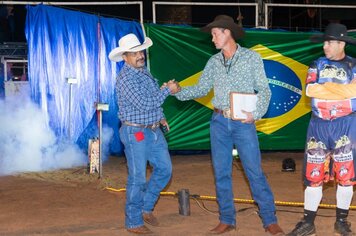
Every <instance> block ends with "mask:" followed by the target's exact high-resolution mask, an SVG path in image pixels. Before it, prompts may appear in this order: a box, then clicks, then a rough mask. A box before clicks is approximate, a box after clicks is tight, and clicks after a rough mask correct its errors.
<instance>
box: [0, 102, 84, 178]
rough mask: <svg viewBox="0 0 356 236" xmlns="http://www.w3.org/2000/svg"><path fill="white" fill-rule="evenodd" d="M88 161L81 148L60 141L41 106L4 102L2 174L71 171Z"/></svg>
mask: <svg viewBox="0 0 356 236" xmlns="http://www.w3.org/2000/svg"><path fill="white" fill-rule="evenodd" d="M87 162H88V157H87V156H86V154H84V153H83V152H82V150H80V148H79V147H78V146H77V145H75V144H72V143H65V142H63V141H61V142H60V141H58V140H57V138H56V136H55V134H54V132H53V131H52V130H51V129H50V128H49V127H48V126H47V121H46V118H45V115H44V114H43V113H42V111H41V110H40V109H39V108H38V106H37V105H35V104H32V103H30V102H24V101H14V100H8V99H7V100H6V101H4V100H0V175H10V174H15V173H19V172H30V171H45V170H53V169H61V168H71V167H75V166H84V165H86V164H87Z"/></svg>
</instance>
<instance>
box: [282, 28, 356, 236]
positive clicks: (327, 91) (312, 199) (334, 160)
mask: <svg viewBox="0 0 356 236" xmlns="http://www.w3.org/2000/svg"><path fill="white" fill-rule="evenodd" d="M311 41H312V42H323V44H324V45H323V49H324V54H325V56H324V57H321V58H319V59H317V60H316V61H314V62H313V63H312V64H311V65H310V67H309V70H308V76H307V81H306V84H307V88H306V94H307V96H309V97H311V105H312V117H311V119H310V123H309V127H308V132H307V144H306V150H305V154H304V165H303V177H304V184H305V186H306V189H305V191H304V218H303V220H302V221H301V222H299V223H298V224H297V225H296V227H295V228H294V229H293V231H292V232H290V233H289V234H287V235H290V236H305V235H315V232H316V230H315V225H314V220H315V217H316V213H317V210H318V207H319V204H320V202H321V199H322V195H323V192H322V191H323V189H322V187H323V183H325V182H328V181H329V180H331V179H334V178H336V179H337V183H338V186H337V190H336V221H335V224H334V235H342V236H346V235H354V234H353V233H352V231H351V228H350V225H351V224H350V223H349V222H348V221H347V216H348V213H349V208H350V204H351V201H352V197H353V185H355V184H356V175H355V173H356V145H355V143H356V113H355V111H356V60H355V58H352V57H349V56H347V55H346V54H345V45H346V43H349V44H356V39H353V38H351V37H349V36H348V35H347V29H346V27H345V26H344V25H342V24H335V23H331V24H329V25H328V26H327V27H326V30H325V33H324V34H321V35H320V34H318V35H314V36H313V37H311Z"/></svg>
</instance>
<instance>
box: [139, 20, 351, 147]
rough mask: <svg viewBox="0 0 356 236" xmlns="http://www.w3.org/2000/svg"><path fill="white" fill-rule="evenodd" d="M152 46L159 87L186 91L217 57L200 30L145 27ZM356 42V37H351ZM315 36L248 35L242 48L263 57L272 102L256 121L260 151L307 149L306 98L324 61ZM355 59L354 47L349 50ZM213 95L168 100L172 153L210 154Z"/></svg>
mask: <svg viewBox="0 0 356 236" xmlns="http://www.w3.org/2000/svg"><path fill="white" fill-rule="evenodd" d="M145 30H146V35H147V36H148V37H150V38H151V39H152V41H153V46H152V47H150V48H149V51H148V54H149V67H150V71H151V73H152V75H153V76H154V77H155V78H157V79H158V80H159V81H160V83H161V84H162V83H163V82H166V81H168V80H171V79H175V80H176V81H179V83H180V84H181V85H182V86H188V85H193V84H195V83H197V81H198V79H199V76H200V75H201V73H202V70H203V69H204V66H205V64H206V62H207V61H208V59H209V58H210V57H211V55H213V54H215V53H217V52H218V51H217V50H216V49H215V46H214V44H213V43H212V41H211V36H210V34H206V33H203V32H200V31H199V29H197V28H191V27H182V26H162V25H153V24H146V25H145ZM350 35H351V36H353V37H356V33H350ZM310 36H311V33H302V32H297V33H295V32H284V31H283V32H281V31H270V30H247V31H246V35H245V37H244V38H243V39H242V40H240V41H239V42H238V43H239V44H240V45H241V46H243V47H247V48H250V49H252V50H254V51H256V52H257V53H259V54H260V55H261V57H262V58H263V62H264V67H265V71H266V75H267V78H268V80H269V86H270V88H271V91H272V98H271V102H270V105H269V108H268V111H267V113H266V114H265V116H264V117H263V118H262V119H261V120H259V121H258V122H256V128H257V131H258V137H259V140H260V147H261V149H262V150H298V149H304V145H305V136H306V130H307V127H308V123H309V119H310V114H311V112H310V111H311V108H310V101H309V99H308V98H307V97H306V96H305V78H306V74H307V69H308V66H309V64H310V63H311V62H312V61H313V60H315V59H317V58H318V57H320V56H323V55H324V54H323V50H322V44H321V43H319V44H314V43H311V42H310V41H309V38H310ZM346 52H347V54H348V55H350V56H353V57H356V46H347V48H346ZM212 97H213V91H211V92H210V93H209V94H208V95H206V96H205V97H203V98H198V99H194V100H191V101H184V102H181V101H179V100H177V99H176V98H175V97H169V98H168V99H167V100H166V102H165V103H164V106H163V108H164V113H165V115H166V118H167V120H168V122H169V124H170V128H171V131H170V132H169V133H167V135H166V138H167V140H168V144H169V149H170V150H208V149H210V134H209V122H210V118H211V115H212V112H213V106H212V104H211V99H212Z"/></svg>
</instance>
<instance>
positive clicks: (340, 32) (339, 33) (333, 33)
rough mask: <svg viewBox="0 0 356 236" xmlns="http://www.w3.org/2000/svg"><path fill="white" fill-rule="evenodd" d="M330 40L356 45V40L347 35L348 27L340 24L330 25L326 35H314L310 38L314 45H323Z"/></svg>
mask: <svg viewBox="0 0 356 236" xmlns="http://www.w3.org/2000/svg"><path fill="white" fill-rule="evenodd" d="M328 40H338V41H344V42H346V43H349V44H354V45H356V39H355V38H352V37H350V36H348V35H347V28H346V26H345V25H342V24H338V23H330V24H328V26H326V29H325V32H324V34H317V35H313V36H312V37H311V38H310V41H312V42H314V43H321V42H324V41H328Z"/></svg>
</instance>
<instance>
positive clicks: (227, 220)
mask: <svg viewBox="0 0 356 236" xmlns="http://www.w3.org/2000/svg"><path fill="white" fill-rule="evenodd" d="M202 31H205V32H209V33H211V35H212V41H213V43H214V44H215V47H216V48H217V49H220V50H221V51H220V52H219V53H217V54H215V55H213V56H212V57H211V58H210V59H209V61H208V62H207V64H206V66H205V68H204V71H203V74H202V76H201V77H200V79H199V82H198V84H197V85H195V86H189V87H184V88H182V90H181V92H179V93H177V94H176V97H177V98H178V99H179V100H188V99H193V98H197V97H203V96H205V95H206V94H207V93H208V92H209V91H210V90H211V89H212V88H213V89H214V98H213V100H212V103H213V105H214V107H215V108H214V113H213V116H212V119H211V123H210V140H211V151H212V163H213V167H214V176H215V185H216V193H217V201H218V204H219V213H220V217H219V220H220V222H219V224H218V225H217V226H216V227H215V228H214V229H212V230H210V232H209V233H211V234H222V233H225V232H228V231H230V230H233V229H235V227H236V210H235V205H234V201H233V190H232V179H231V178H232V162H233V157H232V149H233V145H236V147H237V150H238V153H239V156H240V160H241V162H242V164H243V167H244V169H245V173H246V176H247V178H248V180H249V183H250V187H251V190H252V195H253V198H254V200H255V201H256V203H257V204H258V207H259V214H260V216H261V219H262V222H263V227H264V228H265V230H266V232H267V233H268V234H269V235H284V233H283V231H282V229H281V228H280V227H279V225H278V224H277V218H276V216H275V205H274V197H273V194H272V191H271V189H270V187H269V185H268V183H267V180H266V177H265V175H264V173H263V170H262V168H261V153H260V149H259V143H258V138H257V134H256V127H255V120H258V119H260V118H261V117H262V116H263V115H264V114H265V113H266V111H267V109H268V105H269V101H270V98H271V91H270V88H269V85H268V80H267V78H266V74H265V71H264V67H263V62H262V59H261V57H260V56H259V54H257V53H256V52H254V51H252V50H249V49H247V48H244V47H241V46H240V45H239V44H237V43H236V40H237V39H240V38H241V37H242V36H243V35H244V31H243V29H242V28H241V27H239V26H238V24H236V23H235V22H234V20H233V19H232V18H231V17H230V16H226V15H220V16H217V17H216V18H215V19H214V21H213V22H212V23H210V24H208V25H207V26H205V27H204V28H202ZM255 91H257V97H258V101H257V104H256V107H257V109H256V110H254V111H252V112H244V114H245V118H243V119H242V120H234V119H232V116H231V112H230V99H229V98H230V93H231V92H239V93H251V94H254V93H255Z"/></svg>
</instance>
